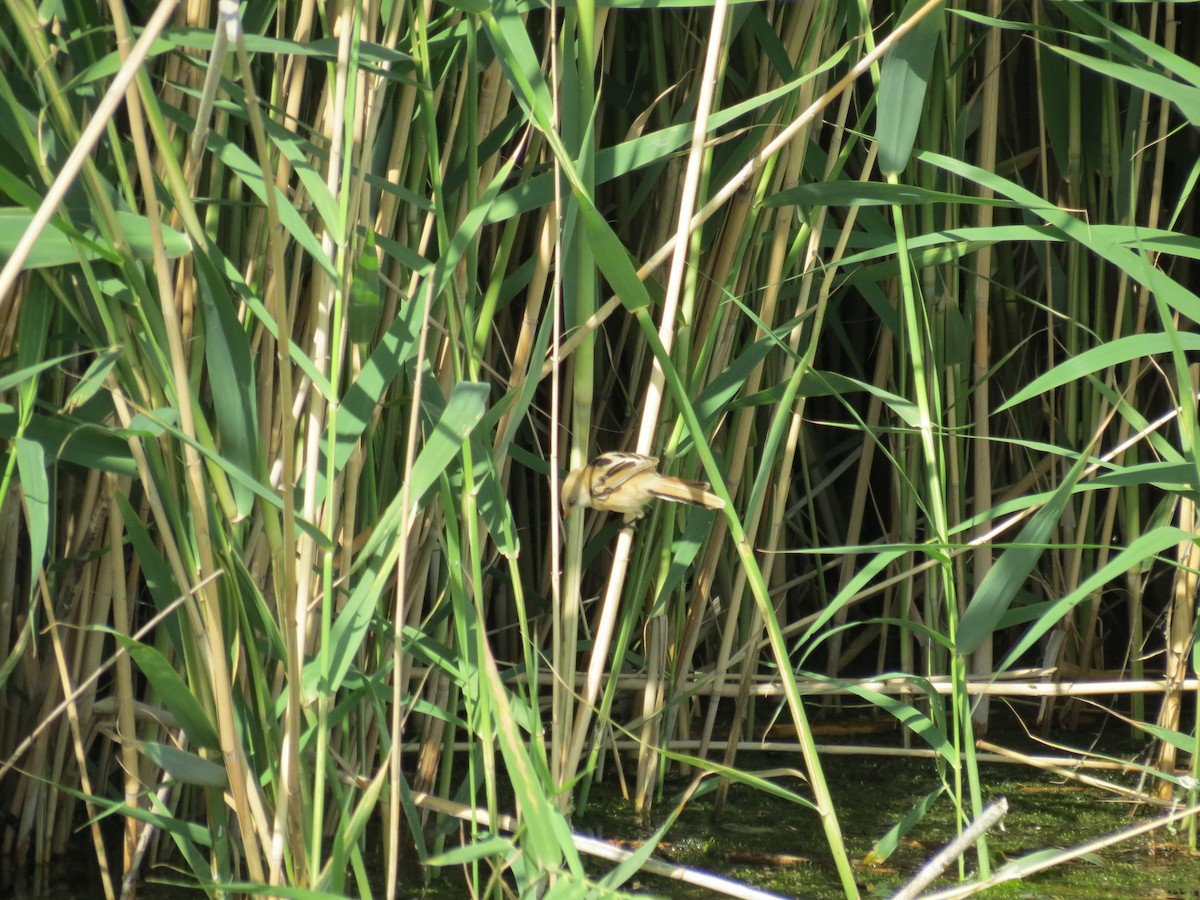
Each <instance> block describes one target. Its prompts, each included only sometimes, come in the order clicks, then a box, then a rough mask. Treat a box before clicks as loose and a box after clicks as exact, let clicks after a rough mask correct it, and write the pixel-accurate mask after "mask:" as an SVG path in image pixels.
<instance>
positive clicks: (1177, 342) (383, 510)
mask: <svg viewBox="0 0 1200 900" xmlns="http://www.w3.org/2000/svg"><path fill="white" fill-rule="evenodd" d="M228 6H229V5H225V6H222V8H221V10H220V11H219V10H218V9H217V8H216V6H215V5H214V4H211V3H205V2H185V3H171V2H163V3H161V4H153V3H150V2H126V3H121V2H117V0H113V2H109V3H106V4H88V3H73V2H61V3H34V2H32V0H5V2H4V4H3V9H2V11H0V70H2V72H0V76H2V77H0V104H2V106H3V113H2V114H0V121H3V122H4V123H5V124H4V127H3V128H0V194H2V195H3V208H2V209H0V254H3V259H4V267H3V270H2V272H0V366H2V368H0V391H2V392H3V394H2V397H0V401H2V406H0V434H2V435H3V437H4V438H5V439H6V442H7V447H8V449H9V451H10V452H9V453H8V454H7V458H6V463H5V468H4V475H3V481H2V482H0V500H2V503H3V505H2V507H0V533H2V535H3V537H2V538H0V578H2V579H3V581H2V583H0V805H2V808H3V811H4V818H3V824H0V842H2V843H0V853H3V855H4V857H5V859H7V860H9V861H10V862H11V863H12V864H13V865H14V867H16V868H22V867H26V866H28V865H29V864H30V863H31V861H32V860H35V859H37V860H46V859H49V858H52V857H53V855H54V854H56V853H61V852H63V850H64V849H65V847H66V845H67V841H68V840H69V839H70V837H71V835H72V833H73V829H74V828H76V827H77V826H78V824H79V823H80V822H83V821H86V822H88V823H89V825H88V828H87V832H88V834H89V835H90V840H91V841H92V843H93V847H94V851H95V854H96V856H97V858H98V859H99V860H101V861H102V869H101V871H102V877H101V884H102V886H103V889H104V891H105V893H106V894H108V895H109V896H115V895H117V894H120V893H122V892H123V890H128V889H129V885H130V884H132V881H133V879H134V877H135V876H137V875H139V874H145V871H146V869H147V868H148V859H150V858H156V859H164V860H169V862H170V864H171V865H172V866H173V867H174V874H173V877H175V878H178V879H182V880H185V881H187V882H188V883H191V884H194V885H200V886H202V887H204V888H205V889H207V890H209V891H210V892H213V893H216V892H218V890H219V889H220V888H219V887H218V886H219V885H226V886H228V885H234V884H238V883H247V882H248V883H254V884H268V883H269V884H274V885H293V886H297V887H303V888H311V889H314V890H320V891H324V892H328V893H331V894H342V893H346V892H352V893H357V894H358V895H361V896H366V895H369V894H370V893H371V892H372V891H376V892H383V893H386V894H388V896H391V895H392V894H393V892H395V891H396V890H407V889H410V888H412V887H413V886H414V884H416V883H417V882H418V881H419V879H420V878H421V875H420V873H419V871H417V872H414V870H411V869H404V868H403V867H402V865H401V863H402V858H403V853H402V852H400V850H399V849H398V848H409V849H410V850H411V851H412V853H413V858H415V859H418V860H420V861H423V862H430V863H433V864H436V865H449V864H455V865H458V864H462V863H466V868H465V871H466V872H467V876H466V877H467V878H468V880H469V881H470V882H471V883H472V890H474V891H476V892H478V893H481V894H489V895H497V896H498V895H500V894H501V893H503V892H504V891H506V890H510V889H511V890H516V891H517V892H518V893H519V894H529V893H533V892H535V891H540V890H542V889H546V888H550V889H551V891H552V892H558V891H561V892H563V893H569V894H571V895H572V896H576V895H583V894H585V893H589V892H591V893H603V892H605V891H611V890H616V889H619V888H620V887H621V885H623V884H624V883H625V882H626V881H627V880H628V878H629V877H630V876H631V875H632V874H633V873H634V872H636V871H637V869H638V867H639V866H640V865H641V863H642V861H643V860H644V858H645V856H646V855H647V854H649V852H650V850H651V849H652V847H653V842H650V843H648V844H647V845H646V847H645V849H643V850H642V851H639V852H638V853H637V854H635V856H634V857H633V858H632V859H631V860H629V861H628V862H626V863H624V864H622V865H620V866H617V867H615V868H612V869H610V870H608V871H607V872H606V873H604V874H599V875H598V874H596V872H595V870H590V874H589V873H588V871H585V869H584V868H583V866H582V863H581V861H580V856H579V851H578V850H577V849H576V846H575V844H574V843H573V842H572V840H571V836H570V832H569V821H570V814H571V812H572V810H578V809H580V808H581V807H582V806H583V805H585V804H586V803H587V799H588V794H589V785H590V784H591V783H592V779H593V778H595V777H597V776H598V775H599V774H600V773H601V772H602V771H603V768H604V763H605V760H606V759H612V760H613V761H614V762H616V763H618V764H621V765H620V766H619V767H620V769H621V775H622V778H623V779H624V780H623V783H624V784H627V785H628V791H629V793H630V795H631V802H632V803H633V804H634V805H635V806H636V807H637V808H638V809H640V810H648V809H651V808H656V809H657V808H659V807H662V808H663V812H664V815H663V817H662V829H661V831H663V832H666V831H668V830H669V829H670V826H671V824H672V821H673V816H674V814H675V813H676V812H677V811H678V809H679V807H678V806H673V803H674V802H675V800H676V799H678V798H675V797H673V796H672V795H670V794H668V792H667V791H666V790H665V788H664V785H665V781H664V777H665V775H666V773H667V772H668V771H674V772H692V773H699V776H698V778H699V780H698V781H697V782H696V783H695V784H694V785H693V789H694V790H707V789H708V788H709V787H714V786H715V787H717V789H718V791H719V792H720V793H719V794H718V808H719V803H720V802H721V800H723V798H724V791H725V790H726V788H727V785H728V784H729V780H730V779H732V780H734V781H739V782H742V783H744V784H746V785H749V786H751V787H753V788H755V789H758V790H763V791H768V792H771V793H773V794H775V795H776V796H782V797H784V798H787V799H789V800H791V801H793V802H794V804H795V809H796V815H797V816H811V817H815V818H816V819H817V820H818V821H820V823H821V825H822V828H823V832H824V836H825V839H826V841H827V842H828V845H829V852H830V854H831V855H832V858H833V860H834V862H835V869H836V875H835V879H836V883H837V884H839V885H840V889H841V890H842V891H843V892H844V893H845V894H846V895H848V896H852V895H855V894H856V893H857V888H856V885H855V877H854V872H853V869H852V866H851V863H850V859H849V854H848V853H847V851H846V849H845V846H844V843H843V840H842V836H841V829H840V825H839V819H838V813H837V809H836V808H835V806H834V804H833V803H832V800H831V798H830V795H829V791H828V789H827V787H826V784H825V781H824V779H823V776H822V759H821V757H820V756H819V755H818V753H817V751H816V746H815V744H814V741H813V737H812V732H811V729H810V727H809V722H808V716H809V715H810V714H811V712H812V710H813V707H812V706H811V705H810V706H806V703H808V704H812V703H813V702H814V701H813V700H812V699H809V700H807V701H806V700H804V699H803V698H804V696H805V695H811V694H814V693H825V694H828V695H830V696H837V697H841V698H843V707H842V708H843V709H848V708H855V709H859V710H861V709H869V710H871V711H872V712H873V713H874V714H876V715H879V716H882V717H884V718H886V719H894V720H895V723H896V725H897V727H898V729H899V730H900V731H901V733H902V734H903V735H904V741H903V743H904V744H905V746H908V745H909V744H915V745H919V746H920V747H922V748H925V749H932V750H933V751H934V760H933V761H932V762H931V763H930V765H931V767H933V768H936V770H937V772H938V773H939V774H940V776H941V780H942V782H943V787H944V788H945V790H946V792H947V795H948V796H949V797H951V798H952V802H953V803H954V804H955V809H956V815H957V816H958V818H959V821H960V822H962V823H964V824H965V823H966V822H967V821H968V820H970V819H973V818H975V817H976V816H978V815H979V814H980V813H981V811H982V808H983V793H982V791H981V785H980V779H979V775H978V755H977V752H976V745H975V740H976V738H978V737H979V736H980V735H981V734H982V733H983V732H985V731H986V730H987V729H988V727H989V724H990V723H991V721H992V720H993V717H994V716H995V714H996V711H997V709H998V705H997V701H996V699H995V698H996V697H997V696H1001V697H1003V696H1005V693H1006V692H1007V693H1009V694H1012V695H1018V696H1024V697H1026V698H1029V697H1033V698H1036V702H1035V703H1034V704H1033V705H1028V704H1027V705H1020V704H1018V705H1016V706H1015V707H1013V708H1014V709H1016V711H1017V712H1018V714H1019V715H1020V717H1021V718H1022V719H1023V721H1025V722H1026V723H1027V725H1028V726H1029V728H1030V729H1031V730H1037V729H1038V728H1039V727H1048V726H1049V725H1050V724H1051V723H1054V722H1058V723H1065V724H1067V725H1071V724H1073V723H1075V722H1076V721H1077V719H1078V716H1079V715H1080V711H1081V709H1082V708H1083V706H1082V701H1081V700H1080V699H1079V698H1082V697H1087V698H1088V700H1087V702H1088V703H1089V704H1091V705H1092V706H1097V705H1098V706H1099V707H1100V708H1101V709H1104V710H1109V709H1112V710H1119V711H1120V713H1121V716H1122V719H1121V721H1122V722H1123V723H1124V726H1128V727H1129V728H1132V729H1134V730H1135V731H1136V732H1138V733H1142V734H1145V735H1147V736H1148V737H1150V738H1153V739H1154V740H1155V741H1157V742H1158V748H1159V749H1158V751H1157V755H1156V756H1155V758H1154V760H1153V761H1152V763H1151V764H1150V765H1149V766H1148V767H1147V769H1146V771H1147V772H1148V774H1150V775H1152V776H1154V777H1155V778H1156V779H1157V781H1156V782H1155V784H1156V785H1157V787H1156V788H1155V789H1154V790H1153V791H1151V792H1148V793H1146V794H1145V796H1144V797H1143V799H1144V800H1145V801H1146V802H1162V803H1164V804H1165V803H1167V802H1168V801H1169V800H1170V799H1171V798H1172V797H1173V796H1174V797H1175V799H1181V800H1182V799H1190V801H1191V802H1192V803H1195V799H1196V798H1195V787H1194V782H1189V781H1188V780H1187V779H1186V778H1185V777H1183V776H1184V775H1185V774H1186V772H1185V771H1184V770H1183V769H1182V768H1181V767H1186V766H1191V767H1192V774H1193V775H1194V774H1196V773H1195V771H1194V770H1195V765H1196V763H1195V753H1194V751H1195V731H1194V729H1195V725H1194V723H1195V716H1194V712H1195V710H1194V705H1195V697H1196V693H1195V682H1194V680H1189V679H1194V677H1195V674H1196V672H1195V670H1196V659H1195V656H1194V647H1193V640H1192V639H1193V635H1194V632H1195V626H1196V609H1195V602H1194V601H1195V592H1196V578H1197V571H1198V570H1200V559H1198V557H1197V552H1198V548H1197V545H1196V541H1195V535H1196V531H1197V523H1196V510H1195V497H1196V493H1195V492H1196V486H1197V484H1200V471H1198V467H1200V463H1198V462H1197V458H1196V454H1195V452H1194V447H1195V443H1196V439H1197V436H1198V435H1200V429H1198V428H1197V421H1196V403H1195V398H1196V396H1197V394H1196V390H1197V384H1196V382H1197V376H1198V374H1200V373H1198V372H1197V369H1196V366H1195V364H1194V362H1193V360H1194V359H1195V358H1196V357H1195V352H1194V351H1195V350H1197V349H1200V339H1198V338H1197V336H1196V327H1195V326H1196V323H1197V322H1200V296H1198V295H1197V283H1196V278H1195V274H1194V272H1195V268H1194V265H1193V261H1194V260H1195V259H1196V257H1197V254H1198V253H1200V240H1198V239H1197V238H1196V237H1194V233H1195V205H1194V204H1193V203H1192V202H1191V201H1192V195H1193V192H1194V190H1195V185H1196V182H1197V176H1198V175H1200V166H1198V163H1197V159H1198V154H1197V125H1198V124H1200V99H1198V98H1200V66H1197V65H1196V64H1195V63H1194V62H1193V61H1194V60H1195V59H1197V58H1198V53H1200V48H1198V46H1197V24H1198V22H1200V18H1198V17H1197V15H1196V9H1195V7H1194V5H1193V4H1186V3H1132V2H1131V3H1090V2H1062V3H1059V2H1028V3H1002V2H999V0H990V2H988V3H986V4H984V3H947V4H944V5H943V4H939V3H938V2H936V0H934V2H927V3H917V2H914V3H911V4H909V5H908V8H902V5H901V4H894V3H873V4H871V3H848V2H837V0H812V2H803V3H782V2H776V3H769V2H767V3H759V2H754V3H731V4H726V3H706V2H701V0H694V2H685V0H678V2H676V0H667V2H658V3H639V2H633V0H631V2H611V3H605V4H593V3H592V2H587V0H578V2H575V3H572V4H569V5H561V6H555V5H549V4H534V3H518V2H513V0H500V2H494V3H493V2H487V0H460V2H453V3H411V2H378V3H376V2H372V3H338V4H328V5H326V4H317V3H312V2H302V0H290V2H278V3H253V4H248V5H247V6H246V8H245V9H244V10H242V13H243V15H242V18H240V19H239V18H238V17H237V10H236V9H230V8H227V7H228ZM233 6H236V5H233ZM902 23H903V24H902ZM285 337H286V340H285V339H284V338H285ZM608 450H627V451H635V452H640V453H645V454H650V455H654V456H657V457H659V459H660V460H661V468H662V470H663V471H664V472H668V473H671V474H675V475H680V476H683V477H688V478H697V479H703V480H707V481H709V482H711V484H712V486H713V490H714V491H715V492H716V493H718V494H719V495H720V496H722V497H724V498H725V499H726V500H727V501H729V502H728V503H727V505H726V508H725V510H724V511H723V512H721V513H720V514H717V513H714V512H710V511H703V510H697V509H693V508H691V507H679V506H674V505H672V506H669V507H668V506H666V505H660V506H656V507H652V508H651V509H650V511H649V514H648V515H647V517H646V518H645V519H644V520H643V521H642V522H640V523H639V524H638V525H637V527H636V530H632V529H622V528H621V527H620V526H621V523H620V519H619V517H617V516H612V517H606V516H604V515H602V514H601V515H590V516H584V515H573V516H571V517H570V518H569V519H567V520H566V521H565V522H564V521H563V520H562V519H561V517H560V515H559V513H558V483H559V478H560V477H561V476H562V475H563V474H565V473H566V472H567V471H569V470H570V469H572V468H575V467H577V466H580V465H582V464H584V463H585V462H586V461H587V460H588V459H590V458H592V457H594V456H595V455H596V454H597V453H599V452H602V451H608ZM768 723H771V724H772V735H774V736H775V739H776V740H777V742H778V741H782V744H780V745H781V746H786V747H790V748H792V749H794V750H795V751H797V755H796V756H795V757H794V759H795V760H796V764H797V766H798V767H799V768H800V770H802V771H801V774H803V776H804V777H805V779H806V780H805V783H803V784H800V785H799V786H796V785H797V784H798V783H797V782H794V781H789V782H787V783H782V782H778V781H776V780H773V779H771V778H767V777H763V776H758V775H755V774H753V772H752V771H750V769H749V768H746V767H744V766H742V765H741V757H739V752H740V751H742V750H744V749H745V748H747V747H753V746H755V743H756V742H757V741H758V740H759V739H760V737H761V736H762V734H763V732H764V729H765V727H766V726H767V724H768ZM783 725H786V727H787V729H788V730H787V732H786V736H784V737H782V738H779V737H778V735H779V734H780V730H779V729H780V726H783ZM614 753H618V754H620V755H618V756H613V755H612V754H614ZM710 775H714V776H720V777H718V778H709V777H708V776H710ZM940 790H941V788H939V791H940ZM688 796H691V795H690V794H686V795H685V797H684V799H683V801H681V803H682V804H683V805H686V800H687V797H688ZM666 801H670V802H666ZM932 802H933V798H929V797H925V798H922V797H914V798H913V809H914V811H915V813H916V814H915V815H914V816H913V820H912V821H908V822H906V823H904V827H906V828H911V827H915V825H916V823H917V822H919V820H920V812H921V811H922V810H923V809H924V808H926V806H927V805H928V804H929V803H932ZM943 802H944V801H943ZM485 813H486V818H485ZM504 814H513V815H515V816H516V819H515V820H502V819H501V818H500V817H501V816H502V815H504ZM453 816H459V817H460V818H461V819H463V820H465V821H466V822H468V823H469V824H467V825H465V826H463V827H464V828H465V843H464V845H463V846H462V847H461V848H457V849H456V848H455V847H456V843H455V842H450V843H447V835H448V834H449V833H453V831H454V828H453V827H449V828H448V827H446V826H445V823H446V822H447V821H451V820H452V819H449V818H447V817H453ZM102 819H103V820H104V821H106V822H112V821H119V822H121V823H123V824H122V825H121V831H122V840H123V845H122V847H121V849H120V850H119V851H114V846H113V845H112V844H111V843H110V845H109V846H108V848H107V850H106V848H105V845H104V843H103V835H104V828H103V827H102V825H101V824H100V820H102ZM489 823H491V824H489ZM892 824H897V823H884V825H885V826H886V825H892ZM979 849H980V851H981V852H980V853H979V855H978V866H979V873H978V874H979V875H980V876H981V877H987V875H988V873H989V858H988V854H987V852H986V845H985V844H983V843H982V841H981V843H980V847H979ZM379 852H382V853H383V857H384V858H383V862H382V863H381V864H380V866H379V867H374V866H373V865H369V864H368V861H367V860H368V857H369V855H370V854H373V853H379ZM881 852H885V851H882V850H881ZM501 875H502V876H503V877H500V876H501ZM123 877H124V878H125V886H124V887H123V885H122V879H123ZM456 877H457V876H456ZM380 884H383V885H384V887H383V888H380Z"/></svg>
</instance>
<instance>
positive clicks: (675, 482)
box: [562, 452, 725, 525]
mask: <svg viewBox="0 0 1200 900" xmlns="http://www.w3.org/2000/svg"><path fill="white" fill-rule="evenodd" d="M708 488H709V485H708V483H707V482H704V481H685V480H684V479H682V478H672V477H671V476H670V475H660V474H658V459H657V458H656V457H653V456H643V455H642V454H641V453H616V452H614V453H603V454H601V455H600V456H597V457H596V458H595V459H593V460H592V461H591V462H590V463H588V464H587V465H585V466H581V467H580V468H578V469H575V470H574V471H573V472H571V473H570V474H569V475H567V477H566V480H565V481H563V486H562V508H563V516H569V515H570V514H571V510H573V509H575V508H576V507H585V508H587V507H591V508H593V509H602V510H605V511H607V512H619V513H624V515H625V524H626V525H631V524H633V523H634V522H636V521H637V520H638V519H640V518H642V516H644V515H645V514H646V505H647V504H648V503H649V502H650V501H651V500H669V501H671V502H672V503H690V504H692V505H693V506H703V507H705V508H706V509H724V508H725V501H724V500H722V499H721V498H720V497H718V496H717V495H716V494H714V493H712V492H711V491H710V490H709V489H708Z"/></svg>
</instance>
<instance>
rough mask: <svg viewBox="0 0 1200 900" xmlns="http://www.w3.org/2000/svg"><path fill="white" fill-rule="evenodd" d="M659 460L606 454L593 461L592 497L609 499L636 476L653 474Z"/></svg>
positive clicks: (648, 457) (651, 457)
mask: <svg viewBox="0 0 1200 900" xmlns="http://www.w3.org/2000/svg"><path fill="white" fill-rule="evenodd" d="M657 466H658V460H657V459H655V458H654V457H653V456H642V455H641V454H638V453H605V454H603V455H601V456H597V457H596V458H595V459H594V460H592V470H593V471H594V472H595V475H594V476H593V477H592V485H591V488H592V496H593V497H608V496H611V495H612V493H613V491H616V490H618V489H620V487H621V485H623V484H625V483H626V482H627V481H629V479H630V478H633V477H634V476H635V475H639V474H641V473H642V472H653V471H655V468H656V467H657Z"/></svg>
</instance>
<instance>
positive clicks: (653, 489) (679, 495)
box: [650, 475, 725, 509]
mask: <svg viewBox="0 0 1200 900" xmlns="http://www.w3.org/2000/svg"><path fill="white" fill-rule="evenodd" d="M708 487H709V485H708V482H706V481H685V480H684V479H682V478H672V477H671V476H670V475H658V477H657V478H655V480H654V483H653V484H652V485H650V493H651V494H653V495H654V496H655V497H657V498H658V499H659V500H670V501H671V502H672V503H691V504H692V505H693V506H703V507H704V508H705V509H724V508H725V501H724V500H722V499H721V498H720V497H718V496H717V495H716V494H714V493H713V492H712V491H710V490H709V489H708Z"/></svg>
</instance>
